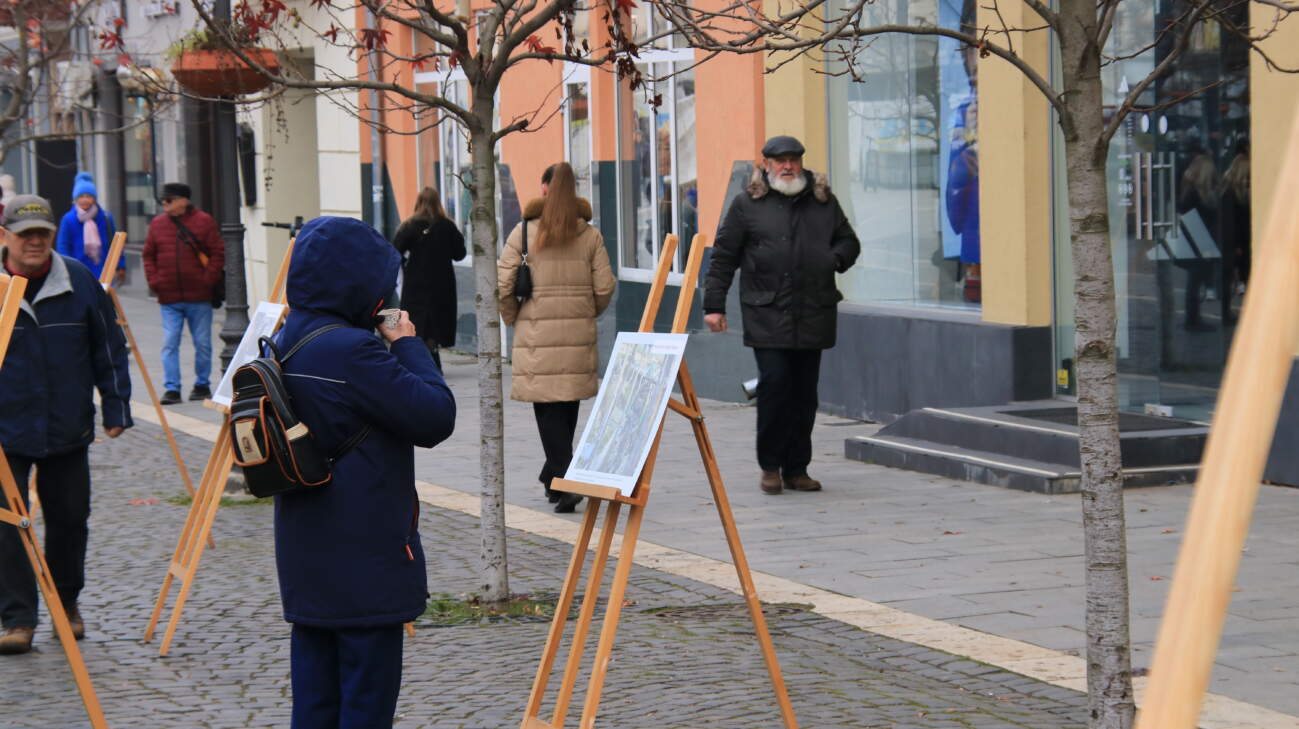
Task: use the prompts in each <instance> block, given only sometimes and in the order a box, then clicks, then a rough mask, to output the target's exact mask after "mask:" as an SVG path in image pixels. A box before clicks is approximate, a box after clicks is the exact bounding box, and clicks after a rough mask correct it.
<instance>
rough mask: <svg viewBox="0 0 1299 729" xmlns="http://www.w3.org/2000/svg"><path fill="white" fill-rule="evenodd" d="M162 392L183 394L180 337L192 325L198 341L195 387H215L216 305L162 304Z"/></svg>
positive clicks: (198, 302) (205, 303)
mask: <svg viewBox="0 0 1299 729" xmlns="http://www.w3.org/2000/svg"><path fill="white" fill-rule="evenodd" d="M161 306H162V380H163V381H162V389H163V390H175V391H176V392H180V335H181V331H182V330H183V329H184V327H185V323H186V322H189V333H190V337H192V338H193V340H194V384H195V385H209V386H210V385H211V382H210V381H209V378H210V377H211V375H212V304H211V303H209V302H207V301H179V302H176V303H174V304H162V305H161Z"/></svg>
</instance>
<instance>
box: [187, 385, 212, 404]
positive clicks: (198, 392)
mask: <svg viewBox="0 0 1299 729" xmlns="http://www.w3.org/2000/svg"><path fill="white" fill-rule="evenodd" d="M210 397H212V388H210V387H208V386H207V385H195V386H194V389H193V390H190V391H189V399H190V400H206V399H208V398H210Z"/></svg>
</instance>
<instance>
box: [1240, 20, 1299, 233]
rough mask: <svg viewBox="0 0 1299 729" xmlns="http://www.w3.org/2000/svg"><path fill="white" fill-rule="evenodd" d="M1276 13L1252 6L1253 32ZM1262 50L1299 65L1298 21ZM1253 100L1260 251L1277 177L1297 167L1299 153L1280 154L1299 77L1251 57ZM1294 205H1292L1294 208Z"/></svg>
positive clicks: (1298, 94)
mask: <svg viewBox="0 0 1299 729" xmlns="http://www.w3.org/2000/svg"><path fill="white" fill-rule="evenodd" d="M1275 12H1276V11H1275V10H1274V9H1273V8H1268V7H1265V6H1264V5H1262V4H1261V3H1254V4H1251V5H1250V24H1251V25H1252V26H1253V27H1254V28H1255V29H1259V30H1261V29H1264V28H1269V27H1271V25H1272V21H1273V18H1274V13H1275ZM1262 48H1263V49H1264V50H1265V51H1266V52H1267V53H1268V54H1269V55H1270V56H1271V57H1272V58H1273V60H1275V61H1276V62H1277V63H1278V64H1280V65H1283V66H1289V67H1292V68H1293V67H1295V66H1299V19H1297V18H1293V17H1292V18H1289V19H1287V20H1286V21H1284V22H1283V23H1281V25H1280V26H1279V27H1278V28H1277V32H1276V34H1275V35H1273V36H1272V37H1271V38H1269V39H1268V40H1266V41H1264V42H1263V44H1262ZM1249 98H1250V122H1249V128H1250V140H1251V141H1250V188H1251V191H1252V192H1251V195H1252V197H1253V205H1252V212H1253V216H1252V217H1253V233H1254V245H1255V247H1256V248H1257V247H1258V245H1259V243H1260V241H1259V236H1260V235H1262V233H1263V227H1264V225H1265V221H1266V220H1267V214H1268V212H1269V210H1270V209H1271V205H1272V202H1273V197H1274V194H1275V191H1276V186H1277V177H1278V176H1279V175H1280V173H1281V169H1282V167H1283V166H1284V165H1285V164H1286V162H1287V161H1289V162H1290V163H1291V165H1293V160H1294V156H1295V154H1296V152H1299V150H1289V152H1288V153H1285V154H1281V153H1280V152H1282V151H1283V148H1284V145H1285V144H1286V140H1287V138H1288V137H1289V135H1290V128H1291V125H1292V124H1293V123H1294V118H1295V114H1296V113H1299V105H1297V104H1296V102H1297V101H1299V75H1296V74H1287V73H1280V72H1277V71H1270V70H1268V68H1267V64H1266V62H1265V61H1264V60H1263V58H1262V57H1261V56H1259V55H1258V54H1257V53H1253V54H1250V57H1249ZM1293 202H1294V201H1293V200H1292V201H1290V203H1291V204H1293Z"/></svg>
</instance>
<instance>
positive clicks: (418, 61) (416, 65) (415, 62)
mask: <svg viewBox="0 0 1299 729" xmlns="http://www.w3.org/2000/svg"><path fill="white" fill-rule="evenodd" d="M426 66H428V59H427V58H412V59H410V67H411V68H412V69H414V70H415V71H417V72H418V71H423V70H424V69H425V67H426Z"/></svg>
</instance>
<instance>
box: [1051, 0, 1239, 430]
mask: <svg viewBox="0 0 1299 729" xmlns="http://www.w3.org/2000/svg"><path fill="white" fill-rule="evenodd" d="M1183 10H1184V6H1183V5H1181V4H1179V3H1176V2H1171V1H1169V0H1163V1H1161V2H1156V3H1136V4H1130V5H1121V6H1119V8H1118V11H1117V13H1116V14H1115V19H1114V30H1113V31H1112V33H1111V35H1110V40H1109V45H1108V46H1107V48H1106V51H1105V52H1106V54H1107V56H1109V57H1111V58H1114V59H1115V60H1114V62H1113V63H1109V64H1107V65H1106V66H1105V67H1104V68H1103V69H1102V72H1101V73H1102V81H1103V84H1104V90H1103V93H1104V103H1105V105H1106V109H1107V110H1110V109H1114V108H1116V107H1117V106H1118V105H1119V104H1120V103H1122V101H1123V99H1124V98H1125V97H1126V95H1127V94H1128V91H1129V89H1130V88H1131V87H1132V85H1134V84H1136V83H1138V82H1139V81H1140V80H1142V79H1144V78H1145V77H1146V76H1147V75H1148V74H1149V73H1150V72H1151V71H1152V70H1153V69H1154V68H1155V67H1156V65H1157V64H1159V63H1161V62H1162V60H1163V58H1164V57H1165V55H1166V54H1167V52H1168V50H1169V48H1170V46H1169V45H1168V44H1166V43H1164V42H1162V40H1161V39H1162V38H1164V37H1166V36H1167V34H1169V33H1170V32H1176V33H1180V32H1181V28H1180V26H1179V25H1178V24H1179V23H1181V22H1183V21H1182V19H1181V13H1182V11H1183ZM1224 12H1225V13H1230V14H1234V15H1235V16H1236V17H1233V18H1232V21H1233V24H1237V25H1243V24H1244V22H1245V20H1246V18H1245V15H1246V14H1247V12H1248V9H1247V8H1246V7H1234V8H1232V9H1229V10H1225V11H1224ZM1137 105H1138V107H1139V108H1140V109H1141V110H1139V111H1135V112H1133V113H1132V114H1131V115H1129V116H1128V117H1127V119H1126V120H1125V121H1124V124H1123V126H1122V128H1121V129H1120V130H1119V132H1118V134H1116V135H1115V137H1114V139H1113V141H1112V142H1111V143H1110V149H1109V156H1108V160H1107V164H1106V175H1107V183H1108V185H1107V186H1108V192H1109V216H1110V236H1111V245H1112V254H1113V258H1114V288H1115V304H1116V310H1117V311H1116V313H1117V319H1118V322H1117V329H1116V340H1117V350H1118V351H1117V354H1118V369H1119V400H1120V406H1121V407H1123V408H1125V409H1129V410H1136V411H1140V410H1144V409H1145V408H1146V407H1147V406H1156V405H1157V406H1159V408H1158V409H1157V410H1156V411H1157V412H1161V413H1169V412H1171V414H1172V415H1174V416H1176V417H1184V418H1191V419H1196V420H1201V419H1203V420H1207V419H1208V418H1209V417H1210V415H1211V412H1212V408H1213V405H1214V402H1215V401H1216V399H1217V387H1218V383H1219V381H1220V379H1221V377H1222V371H1223V367H1224V366H1225V364H1226V357H1227V350H1228V346H1229V344H1230V341H1231V335H1232V334H1233V333H1234V326H1235V321H1236V317H1237V316H1238V314H1239V311H1240V304H1241V299H1242V297H1243V292H1244V286H1245V283H1246V279H1247V277H1248V273H1249V253H1250V250H1249V249H1250V227H1249V217H1250V207H1249V206H1250V199H1249V188H1248V177H1249V173H1248V169H1249V146H1248V144H1249V140H1248V134H1249V121H1250V119H1249V46H1248V45H1247V44H1246V43H1245V42H1244V41H1242V40H1241V39H1240V38H1238V37H1237V36H1236V35H1235V34H1234V33H1232V32H1230V31H1229V30H1227V29H1226V28H1224V27H1223V26H1222V25H1220V24H1218V23H1216V22H1213V21H1211V20H1210V21H1206V22H1204V23H1203V24H1202V25H1200V26H1199V27H1197V28H1196V29H1195V32H1193V33H1192V34H1191V40H1190V44H1189V47H1188V48H1187V50H1186V52H1185V53H1184V54H1183V55H1182V56H1181V57H1180V58H1179V59H1178V61H1177V63H1176V64H1175V65H1174V67H1173V68H1172V69H1171V70H1170V71H1169V72H1168V73H1166V74H1164V75H1163V76H1161V77H1160V78H1159V79H1158V80H1157V81H1156V82H1155V83H1154V84H1152V85H1151V86H1150V87H1149V88H1148V89H1147V90H1146V92H1145V94H1144V95H1143V96H1142V98H1141V99H1139V100H1138V101H1137ZM1058 159H1063V158H1062V157H1058ZM1057 166H1059V165H1057ZM1060 175H1061V172H1060V171H1059V170H1057V177H1059V176H1060ZM1058 189H1059V190H1060V193H1059V195H1058V198H1059V199H1058V200H1057V217H1060V218H1063V219H1064V220H1067V219H1068V209H1067V201H1066V200H1065V199H1064V189H1065V188H1064V185H1063V184H1059V185H1058ZM1068 245H1069V238H1068V232H1067V230H1064V231H1061V232H1060V233H1058V234H1057V238H1056V246H1057V256H1056V291H1057V297H1056V301H1057V304H1056V352H1057V355H1056V360H1057V361H1056V383H1057V392H1059V393H1061V394H1073V392H1074V387H1075V383H1074V381H1073V351H1074V342H1073V339H1074V327H1073V318H1074V312H1073V299H1072V291H1073V266H1072V260H1071V258H1070V256H1069V255H1068V250H1069V249H1068Z"/></svg>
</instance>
